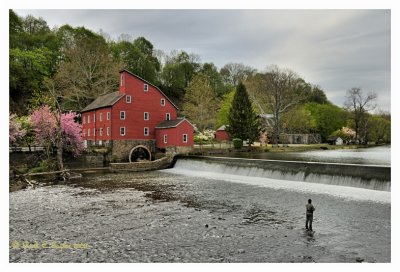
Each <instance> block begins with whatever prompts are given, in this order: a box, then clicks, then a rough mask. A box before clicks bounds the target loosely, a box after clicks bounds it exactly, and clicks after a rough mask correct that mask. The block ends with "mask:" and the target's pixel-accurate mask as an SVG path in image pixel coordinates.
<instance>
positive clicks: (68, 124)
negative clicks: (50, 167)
mask: <svg viewBox="0 0 400 272" xmlns="http://www.w3.org/2000/svg"><path fill="white" fill-rule="evenodd" d="M75 117H76V114H75V113H72V112H70V113H65V114H61V118H60V119H58V118H57V116H56V113H54V112H53V111H52V110H51V108H50V107H49V106H47V105H45V106H43V107H41V108H39V109H37V110H35V111H34V112H32V114H31V116H30V120H31V123H32V126H33V129H34V132H35V143H36V144H38V145H41V146H43V147H44V149H45V152H46V155H47V159H48V160H50V156H51V152H52V150H53V147H58V146H59V144H60V143H61V145H62V150H63V151H67V152H71V153H72V154H73V155H74V156H77V155H79V154H81V152H82V150H83V148H84V147H83V142H82V126H81V125H80V124H78V123H76V122H75V121H74V118H75ZM58 120H60V121H58ZM58 124H60V125H61V139H60V137H59V136H58V135H59V134H58ZM59 168H60V170H62V168H63V166H62V156H61V163H60V162H59Z"/></svg>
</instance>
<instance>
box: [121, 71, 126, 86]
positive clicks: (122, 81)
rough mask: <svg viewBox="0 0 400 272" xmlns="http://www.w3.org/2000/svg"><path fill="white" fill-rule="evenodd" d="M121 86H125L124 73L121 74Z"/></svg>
mask: <svg viewBox="0 0 400 272" xmlns="http://www.w3.org/2000/svg"><path fill="white" fill-rule="evenodd" d="M120 84H121V86H125V80H124V74H121V82H120Z"/></svg>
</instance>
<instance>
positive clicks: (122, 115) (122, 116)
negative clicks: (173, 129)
mask: <svg viewBox="0 0 400 272" xmlns="http://www.w3.org/2000/svg"><path fill="white" fill-rule="evenodd" d="M125 118H126V113H125V111H120V112H119V119H121V120H125ZM99 119H100V122H101V121H103V113H100V114H99ZM143 119H144V120H150V114H149V113H148V112H144V113H143ZM107 120H110V113H109V112H107ZM165 120H171V114H170V113H169V112H167V113H166V114H165ZM93 122H96V114H93ZM83 123H84V124H86V118H85V116H84V117H83ZM87 123H88V124H90V115H88V116H87Z"/></svg>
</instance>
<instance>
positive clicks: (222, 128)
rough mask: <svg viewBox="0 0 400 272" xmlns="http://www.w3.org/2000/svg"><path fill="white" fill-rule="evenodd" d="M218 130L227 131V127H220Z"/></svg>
mask: <svg viewBox="0 0 400 272" xmlns="http://www.w3.org/2000/svg"><path fill="white" fill-rule="evenodd" d="M217 130H226V126H225V125H222V126H220V127H219V128H218V129H217Z"/></svg>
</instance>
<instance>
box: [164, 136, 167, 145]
mask: <svg viewBox="0 0 400 272" xmlns="http://www.w3.org/2000/svg"><path fill="white" fill-rule="evenodd" d="M167 142H168V135H167V134H164V144H166V143H167Z"/></svg>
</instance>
